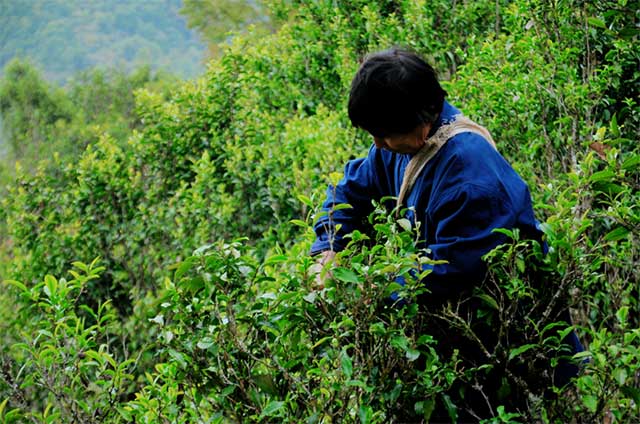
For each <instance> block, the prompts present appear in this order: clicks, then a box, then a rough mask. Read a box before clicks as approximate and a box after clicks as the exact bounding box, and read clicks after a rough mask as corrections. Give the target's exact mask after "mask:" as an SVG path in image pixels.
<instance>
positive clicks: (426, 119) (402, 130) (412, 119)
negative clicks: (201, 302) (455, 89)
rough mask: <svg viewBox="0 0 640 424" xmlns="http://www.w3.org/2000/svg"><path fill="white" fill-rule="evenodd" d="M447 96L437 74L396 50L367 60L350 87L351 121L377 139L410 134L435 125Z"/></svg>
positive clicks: (418, 60) (423, 62) (376, 54)
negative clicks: (418, 129) (420, 128)
mask: <svg viewBox="0 0 640 424" xmlns="http://www.w3.org/2000/svg"><path fill="white" fill-rule="evenodd" d="M446 95H447V93H446V91H444V90H443V89H442V87H441V86H440V83H439V82H438V77H437V76H436V72H435V71H434V70H433V68H432V67H431V66H429V64H427V62H425V61H424V59H422V58H421V57H420V56H418V55H417V54H415V53H413V52H410V51H407V50H403V49H400V48H397V47H394V48H391V49H389V50H384V51H382V52H378V53H373V54H371V55H369V56H367V57H366V58H365V60H364V62H363V63H362V65H361V66H360V69H358V72H357V73H356V76H355V77H354V78H353V82H352V83H351V92H350V94H349V119H351V123H352V124H353V125H354V126H355V127H358V128H362V129H364V130H366V131H368V132H369V133H371V134H373V135H374V136H376V137H384V136H389V135H398V134H407V133H409V132H411V131H412V130H414V129H415V128H416V127H417V126H418V125H420V124H426V123H433V122H435V120H436V119H437V118H438V115H439V113H440V111H441V110H442V104H443V102H444V98H445V96H446Z"/></svg>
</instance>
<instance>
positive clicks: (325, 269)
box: [311, 250, 336, 290]
mask: <svg viewBox="0 0 640 424" xmlns="http://www.w3.org/2000/svg"><path fill="white" fill-rule="evenodd" d="M335 256H336V252H334V251H332V250H326V251H324V252H322V253H320V254H319V255H318V259H317V260H316V263H315V264H314V265H313V266H312V267H311V274H312V275H314V276H315V278H314V284H313V289H314V290H322V289H323V288H324V283H325V281H326V280H327V278H331V264H332V263H333V261H334V259H335Z"/></svg>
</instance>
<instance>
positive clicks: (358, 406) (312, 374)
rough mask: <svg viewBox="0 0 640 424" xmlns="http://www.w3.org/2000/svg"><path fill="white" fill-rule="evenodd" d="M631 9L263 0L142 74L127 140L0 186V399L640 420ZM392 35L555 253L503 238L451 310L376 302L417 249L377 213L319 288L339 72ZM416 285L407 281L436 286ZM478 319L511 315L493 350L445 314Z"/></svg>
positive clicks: (126, 417)
mask: <svg viewBox="0 0 640 424" xmlns="http://www.w3.org/2000/svg"><path fill="white" fill-rule="evenodd" d="M638 6H639V5H638V2H637V1H636V2H634V1H623V0H620V1H607V2H600V3H598V4H597V5H591V4H589V3H585V2H578V1H570V0H559V1H557V2H554V3H549V2H546V1H537V0H518V1H497V2H496V1H493V0H492V1H484V0H482V1H473V2H455V3H453V6H452V3H451V2H449V1H439V0H433V1H429V2H427V1H420V0H412V1H403V2H396V1H387V0H384V1H383V0H380V1H349V2H302V1H300V2H298V1H282V2H272V8H273V14H274V16H277V17H279V18H280V19H282V20H285V19H286V20H287V21H286V22H285V23H284V24H283V26H282V27H281V28H280V29H279V31H278V32H277V33H275V34H272V35H264V34H260V35H252V34H251V33H249V34H247V35H243V36H240V37H237V38H236V39H235V40H234V42H233V44H232V45H231V46H230V47H228V48H227V49H226V50H225V53H224V54H223V55H222V56H221V57H220V59H219V60H215V61H213V62H212V63H211V64H210V66H209V69H208V71H207V73H206V74H205V75H204V76H203V77H202V78H200V79H198V80H196V81H193V82H188V83H185V84H182V85H180V86H176V87H175V89H174V90H173V92H172V94H171V96H170V98H169V99H166V98H164V96H162V95H161V94H158V93H157V92H155V91H153V90H145V89H143V90H139V91H138V92H137V97H136V117H137V119H139V126H137V129H136V131H135V132H134V133H133V134H132V135H131V136H130V137H129V138H128V139H127V142H126V143H119V142H116V140H115V139H114V136H113V134H109V133H108V132H106V133H104V134H102V133H101V136H100V137H99V138H98V139H97V140H95V141H93V142H92V143H91V144H90V145H89V146H88V147H87V149H86V150H85V151H84V153H83V154H82V155H81V156H80V158H79V159H78V160H77V161H75V162H73V163H67V164H64V163H61V165H60V166H59V167H56V168H54V169H51V168H43V169H41V170H39V171H38V172H36V174H35V175H33V176H31V175H28V173H25V174H24V175H22V176H20V177H19V179H18V181H17V183H16V185H15V186H13V187H12V188H11V189H10V193H9V195H8V196H7V198H6V199H3V205H2V206H3V217H4V219H6V223H7V228H8V229H9V231H10V244H9V246H5V249H4V250H5V252H9V255H10V261H11V262H10V266H6V269H7V271H6V272H5V274H6V275H7V277H9V278H11V279H12V281H10V282H9V283H8V284H7V285H6V287H7V289H6V290H4V291H3V292H2V295H1V297H0V305H1V306H0V314H2V318H3V319H2V320H0V323H2V324H0V325H2V328H1V330H2V334H3V335H2V342H3V343H2V345H1V349H2V350H1V352H0V354H1V361H2V363H1V364H0V365H1V366H0V369H1V371H0V393H1V395H2V398H4V399H5V400H4V402H0V416H2V417H3V418H4V419H5V420H6V421H9V422H12V421H20V420H23V419H31V420H32V421H35V422H44V421H56V420H58V421H60V420H62V421H68V422H73V421H79V422H82V421H104V422H121V421H122V422H130V421H140V422H194V421H195V422H199V421H203V422H210V421H211V422H228V421H231V422H234V421H274V422H282V421H285V422H300V421H303V420H304V421H308V422H333V421H346V422H355V421H360V422H363V423H365V422H389V421H403V422H404V421H414V422H419V421H421V420H429V419H430V418H431V419H435V418H438V419H450V420H451V421H456V420H457V419H463V418H468V419H478V418H477V417H476V415H481V416H482V418H487V422H531V421H533V420H542V421H544V422H567V421H569V420H571V419H574V420H576V421H578V422H582V421H584V422H592V421H601V420H603V419H605V417H607V419H612V418H611V417H613V419H615V420H617V421H618V422H633V421H635V420H637V419H638V416H640V410H639V408H640V388H639V387H640V381H639V379H640V369H639V365H638V364H639V363H640V361H639V359H640V352H639V351H638V348H637V346H638V343H639V339H640V322H639V318H638V317H640V304H639V302H638V296H639V293H638V281H639V278H638V269H639V267H638V263H639V262H640V252H639V251H638V247H637V246H638V230H639V228H640V211H639V210H638V205H639V204H640V194H639V188H640V171H639V166H638V165H639V164H640V151H639V150H638V143H637V141H638V137H637V135H638V131H639V129H640V110H639V108H638V105H637V99H638V91H639V90H638V88H639V84H640V71H639V70H638V62H639V61H638V55H639V53H638V51H637V49H636V48H635V45H636V44H637V42H638V26H637V24H638V19H639V16H638V13H640V12H638V11H639V10H640V7H638ZM392 44H401V45H405V46H409V47H411V48H413V49H415V50H417V51H418V52H421V53H423V54H424V55H425V56H426V57H427V58H428V59H429V60H430V61H432V62H433V64H434V65H435V66H436V68H437V69H439V71H440V73H441V75H443V76H444V77H445V78H446V79H447V81H446V88H447V90H448V91H449V93H450V97H451V101H452V103H453V104H455V105H457V106H459V107H460V108H461V109H462V110H463V111H464V112H465V113H466V114H467V115H469V116H470V117H472V118H473V119H475V120H477V121H479V122H481V123H482V124H483V125H485V126H486V127H488V128H489V129H490V130H491V132H492V133H493V136H494V139H496V140H497V141H498V144H499V149H500V151H501V152H502V153H503V154H504V155H505V157H507V159H508V160H509V161H510V162H512V163H513V164H514V166H515V167H516V168H517V170H518V171H519V172H520V173H521V175H522V176H523V177H524V178H525V180H526V181H527V182H528V183H529V186H530V188H531V191H532V195H533V198H534V202H535V207H536V212H537V214H538V216H539V217H540V218H541V220H542V221H544V222H545V224H544V226H545V232H546V233H547V237H548V242H549V245H550V251H549V254H548V255H546V256H544V257H543V256H542V255H541V254H540V249H539V248H536V246H531V245H529V244H528V243H527V242H526V241H521V240H519V239H518V235H517V234H510V236H511V237H512V239H513V242H512V243H510V244H507V245H505V246H503V247H502V248H500V249H498V250H496V251H495V252H493V253H492V254H490V255H488V257H487V260H488V261H489V262H490V264H491V265H490V269H491V273H490V276H489V278H488V279H487V281H486V283H485V285H484V286H483V287H479V288H478V289H477V291H476V292H475V293H474V296H473V297H472V299H469V300H468V301H469V302H471V301H473V302H476V304H478V306H477V308H475V309H474V310H477V311H478V313H477V314H475V315H474V314H465V313H463V312H461V311H464V307H463V306H464V305H465V304H466V303H465V302H466V301H467V300H465V299H462V300H461V303H460V304H459V305H443V307H442V308H440V309H438V308H419V307H417V303H415V302H411V301H409V302H408V304H407V305H405V307H398V306H397V305H396V306H393V305H389V304H388V302H386V301H385V299H387V298H388V295H389V293H390V292H391V291H394V290H400V288H399V287H397V286H394V284H393V283H392V282H393V281H394V279H395V276H397V275H399V274H403V275H407V276H408V275H410V271H411V270H412V268H414V267H415V264H416V263H418V262H419V261H421V260H424V255H423V252H416V251H415V248H414V247H413V243H412V240H413V237H414V235H413V234H412V233H411V232H410V231H407V230H409V229H408V228H404V227H405V226H406V225H404V223H403V222H402V221H400V222H395V221H394V220H393V219H391V218H388V217H389V216H390V215H389V214H388V213H387V211H384V210H379V211H378V213H377V214H376V215H374V216H372V217H371V220H372V224H373V226H374V228H375V232H374V233H372V234H368V235H364V234H354V235H353V237H352V238H353V242H352V244H351V245H350V246H349V248H348V249H347V250H346V251H345V252H343V253H341V255H340V258H339V265H338V267H337V268H336V269H334V270H333V276H332V277H331V281H332V283H330V284H328V286H327V288H325V289H324V290H322V291H313V290H311V285H312V281H313V276H312V275H311V271H310V268H311V265H312V263H313V259H312V258H309V257H307V255H306V253H307V251H308V248H309V244H310V242H311V239H312V237H313V235H312V233H311V230H310V227H309V224H310V223H311V221H312V220H313V218H314V216H315V215H314V214H315V213H316V205H317V204H318V203H319V201H320V199H321V196H322V193H323V192H324V189H325V187H326V184H327V183H328V182H332V181H333V182H335V180H336V178H339V173H338V172H339V170H340V169H341V167H342V164H343V163H344V161H345V160H346V159H348V158H349V157H350V156H352V155H360V154H363V153H364V152H365V150H366V148H367V145H368V144H369V140H368V139H367V137H366V135H365V134H363V133H361V132H359V131H355V130H353V129H352V128H351V127H350V126H349V124H348V120H347V118H346V114H345V100H346V93H347V87H348V85H349V83H350V80H351V77H352V75H353V73H354V71H355V69H356V68H357V64H358V60H359V59H360V58H361V57H362V55H364V54H365V53H367V52H369V51H373V50H377V49H380V48H384V47H388V46H390V45H392ZM80 92H81V90H79V93H80ZM78 98H83V97H82V96H81V95H80V94H79V95H78ZM87 109H88V108H87ZM26 128H29V126H28V125H27V126H26ZM96 257H100V258H101V259H100V263H101V264H100V265H98V264H97V262H95V261H94V258H96ZM84 264H91V265H84ZM534 264H537V267H538V268H541V269H539V270H538V272H544V273H545V275H547V276H548V280H547V281H548V286H545V287H544V289H540V288H539V287H537V286H535V285H534V284H533V282H532V281H531V279H530V277H531V275H532V274H531V272H530V271H531V267H533V266H534ZM72 266H73V267H74V269H73V270H72V271H68V270H69V269H70V268H71V267H72ZM66 272H69V273H70V274H69V277H68V278H66V279H65V278H59V279H57V278H54V277H52V276H51V274H52V275H58V276H63V275H66V274H65V273H66ZM404 290H405V291H404V296H405V298H406V299H409V300H411V299H415V298H416V297H417V296H418V295H420V294H421V290H422V289H421V287H420V285H419V284H418V283H417V282H414V283H413V284H409V285H408V286H407V288H406V289H404ZM558 304H568V305H569V306H570V307H571V311H572V315H573V318H574V323H575V324H576V328H577V332H578V335H579V336H580V338H581V339H582V340H583V341H584V342H585V344H586V346H587V348H588V352H587V353H583V354H581V355H580V357H579V358H576V359H577V360H578V361H581V360H583V359H588V361H587V362H585V363H584V364H583V367H584V368H585V369H584V371H583V373H582V374H581V376H580V377H579V378H578V379H577V380H576V381H575V383H574V384H573V385H572V386H569V387H565V388H553V387H552V384H551V381H552V376H550V375H549V373H544V372H540V373H539V374H535V372H537V371H540V369H549V368H550V367H551V366H552V364H553V363H555V362H556V361H557V360H558V359H559V356H558V355H557V352H558V350H560V351H561V349H562V348H561V346H560V340H561V339H562V335H563V334H566V333H567V331H569V329H566V328H560V327H559V326H557V325H556V324H554V323H555V322H556V318H557V317H556V316H555V315H554V314H555V312H554V311H555V309H554V307H553V306H554V305H558ZM545 306H546V307H545ZM532 317H537V319H532ZM482 325H491V326H492V328H496V329H497V330H499V331H498V334H499V335H500V337H506V338H505V339H503V338H498V339H497V341H496V345H495V346H483V349H484V351H485V352H486V361H485V362H483V363H473V362H469V360H468V359H467V358H464V357H462V356H459V353H458V352H456V351H455V350H452V351H449V352H445V351H443V350H441V349H440V348H439V347H440V346H441V343H442V340H443V335H442V334H441V333H442V331H441V332H438V331H437V329H438V328H444V329H445V330H444V334H445V335H447V336H455V337H459V338H460V339H462V340H467V341H471V342H473V340H475V338H474V334H475V332H476V331H477V330H478V328H479V327H478V326H482ZM478 331H479V330H478ZM554 352H555V353H554ZM529 366H530V367H532V369H529V368H530V367H529ZM527 370H529V371H532V372H533V373H534V374H533V376H532V375H529V374H528V371H527ZM474 396H475V397H476V398H477V397H478V396H481V397H482V396H486V405H487V408H486V409H487V411H485V412H483V413H479V412H478V410H474V409H473V408H472V407H471V406H470V405H471V403H470V399H472V398H473V397H474ZM469 417H471V418H469Z"/></svg>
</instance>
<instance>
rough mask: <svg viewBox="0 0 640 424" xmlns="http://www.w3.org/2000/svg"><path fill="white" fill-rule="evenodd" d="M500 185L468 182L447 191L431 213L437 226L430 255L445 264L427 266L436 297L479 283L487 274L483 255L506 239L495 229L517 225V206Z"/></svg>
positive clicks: (430, 219) (427, 279)
mask: <svg viewBox="0 0 640 424" xmlns="http://www.w3.org/2000/svg"><path fill="white" fill-rule="evenodd" d="M513 206H514V205H512V201H511V199H510V197H509V195H508V193H506V192H505V191H504V190H501V187H500V185H499V184H496V185H495V186H493V187H487V186H485V185H477V184H473V183H468V184H465V185H464V186H462V187H460V188H459V189H456V190H453V191H450V192H448V193H445V194H444V195H443V196H442V197H441V198H440V199H439V201H438V202H437V204H436V205H435V206H434V208H433V209H432V210H431V211H429V212H428V214H427V220H428V222H429V224H430V225H432V226H433V227H434V228H435V231H434V234H435V236H434V237H433V239H432V240H433V242H432V243H430V244H429V245H428V246H427V248H428V249H429V250H430V257H431V258H433V259H435V260H445V261H447V263H446V264H439V265H433V266H432V265H428V266H427V267H430V268H432V272H431V273H430V274H429V275H427V276H426V277H425V281H424V282H425V287H426V288H427V289H428V290H429V291H430V293H431V294H432V295H434V296H445V297H447V296H450V295H454V294H456V293H459V292H460V291H462V290H464V289H468V288H469V287H471V286H473V285H475V284H479V283H480V282H482V280H483V279H484V276H485V274H486V265H485V263H484V261H483V260H482V256H483V255H484V254H486V253H488V252H489V251H490V250H491V249H493V248H494V247H496V246H498V245H499V244H501V243H504V242H505V241H506V236H505V235H504V234H502V233H497V232H493V230H494V229H496V228H514V227H515V226H516V225H517V213H518V212H517V211H518V209H517V208H514V207H513Z"/></svg>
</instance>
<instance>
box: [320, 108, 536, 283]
mask: <svg viewBox="0 0 640 424" xmlns="http://www.w3.org/2000/svg"><path fill="white" fill-rule="evenodd" d="M459 113H460V111H459V110H458V109H456V108H455V107H453V106H451V105H450V104H449V103H447V102H445V103H444V106H443V109H442V112H441V114H440V117H439V119H438V121H437V122H436V124H435V125H434V126H433V128H432V130H431V131H432V132H435V131H436V130H437V129H438V128H439V127H440V126H441V125H443V124H445V123H447V122H450V121H451V120H453V117H454V115H457V114H459ZM498 146H499V144H498ZM411 156H412V155H410V154H400V153H392V152H390V151H388V150H385V149H378V148H376V147H375V145H374V146H372V147H371V148H370V150H369V154H368V155H367V157H365V158H360V159H355V160H352V161H350V162H348V163H347V165H346V167H345V172H344V178H343V179H342V181H340V183H339V184H338V185H337V186H336V187H335V194H334V189H333V188H332V187H329V189H328V190H327V200H326V201H325V202H324V204H323V209H324V210H327V211H328V210H330V209H331V207H332V206H333V205H334V204H340V203H348V204H350V205H351V206H353V208H351V209H340V210H337V211H334V212H333V216H332V221H333V223H334V225H335V224H341V228H340V231H339V232H338V233H335V231H334V227H331V226H330V225H329V223H330V221H329V217H328V216H324V217H322V218H320V219H319V220H318V222H317V223H316V225H315V231H316V234H317V239H316V241H315V243H314V244H313V246H312V248H311V254H316V253H319V252H321V251H324V250H330V249H331V246H333V250H336V251H339V250H342V249H344V247H345V245H346V242H347V241H345V240H344V235H346V234H348V233H350V232H352V231H353V230H354V229H357V228H358V226H359V224H360V223H361V222H362V219H363V218H364V217H367V216H368V215H369V214H370V213H371V212H372V211H373V206H372V203H371V200H372V199H376V200H380V199H381V198H383V197H385V196H394V197H397V196H398V193H399V192H400V186H401V184H402V177H403V175H404V170H405V168H406V166H407V164H408V163H409V160H410V159H411ZM405 206H408V207H412V208H413V209H414V210H415V214H414V213H413V212H412V211H411V210H410V211H409V212H408V216H407V218H409V220H410V221H412V222H414V223H415V221H416V220H417V221H419V222H420V223H421V231H422V243H423V245H422V246H419V247H426V248H428V249H429V250H430V251H431V254H430V256H431V258H432V259H436V260H446V261H448V263H447V264H442V265H435V266H433V270H432V272H431V273H430V274H429V275H428V276H427V277H426V279H425V281H424V283H425V284H426V287H427V288H428V289H429V290H430V291H431V293H432V294H433V295H447V294H452V293H456V292H459V291H460V289H462V288H463V287H467V288H468V287H469V285H471V284H477V283H479V282H481V281H482V279H483V278H484V275H485V272H486V266H485V264H484V262H483V261H482V259H481V257H482V256H483V255H484V254H485V253H487V252H489V251H490V250H491V249H493V248H494V247H496V246H497V245H499V244H501V243H503V242H505V236H504V235H503V234H500V233H494V232H492V230H493V229H495V228H509V229H512V228H519V229H520V231H521V234H522V235H523V236H524V237H526V238H532V239H537V240H540V239H541V237H542V233H541V231H540V230H539V228H538V222H537V221H536V219H535V218H534V215H533V208H532V205H531V196H530V194H529V189H528V187H527V185H526V184H525V182H524V181H523V180H522V178H520V176H519V175H518V174H517V173H516V172H515V171H514V170H513V168H512V167H511V165H509V163H507V161H506V160H505V159H504V158H503V157H502V156H501V155H500V153H498V152H497V151H496V150H495V149H494V148H493V147H492V146H491V145H490V144H489V142H487V141H486V140H485V139H484V138H482V137H481V136H480V135H478V134H475V133H471V132H466V133H462V134H459V135H456V136H454V137H453V138H451V139H450V140H449V141H448V142H447V143H446V144H445V145H444V146H443V147H442V148H441V149H440V151H439V152H438V153H437V154H436V155H435V157H434V158H433V159H432V160H431V161H430V162H429V163H427V165H426V166H425V168H424V169H423V171H422V173H421V175H420V177H419V178H418V180H417V181H416V183H415V185H414V187H413V189H412V190H411V192H410V193H409V194H408V195H407V198H406V203H405ZM332 237H333V241H332V243H331V242H330V239H331V238H332ZM429 266H431V265H429Z"/></svg>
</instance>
